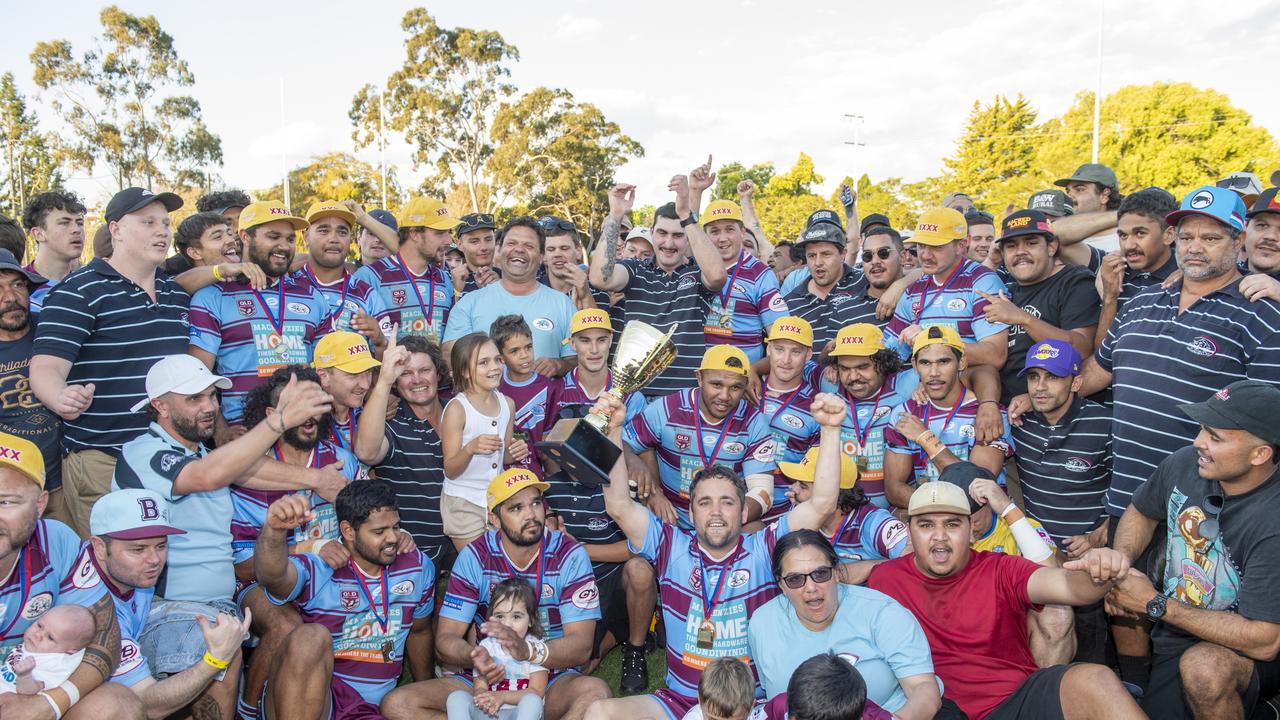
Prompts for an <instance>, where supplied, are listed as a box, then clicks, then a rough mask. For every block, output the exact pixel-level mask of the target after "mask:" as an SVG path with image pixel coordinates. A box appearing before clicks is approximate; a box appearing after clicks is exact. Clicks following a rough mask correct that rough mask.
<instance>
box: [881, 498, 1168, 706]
mask: <svg viewBox="0 0 1280 720" xmlns="http://www.w3.org/2000/svg"><path fill="white" fill-rule="evenodd" d="M975 500H977V498H975ZM1010 507H1012V506H1010ZM907 515H908V516H909V517H910V531H911V545H912V547H913V548H914V549H915V552H914V554H913V555H907V556H903V557H900V558H897V559H895V560H890V561H888V562H884V563H881V564H879V565H877V566H876V567H875V569H873V570H872V571H871V576H870V577H869V578H868V579H867V586H868V587H871V588H874V589H876V590H879V591H880V592H883V593H885V594H887V595H889V596H890V597H892V598H894V599H895V600H897V601H898V602H900V603H902V605H903V606H904V607H906V608H907V609H908V610H910V611H911V612H912V614H914V615H915V616H916V619H917V620H919V621H920V625H921V627H923V628H924V634H925V637H927V638H928V639H929V648H930V649H931V650H932V651H933V667H934V672H936V673H937V675H938V677H939V678H941V679H942V681H943V683H944V685H945V687H946V693H947V697H948V698H950V699H952V700H954V701H955V702H956V703H957V704H958V705H960V707H961V709H963V710H964V711H965V713H967V714H968V715H969V717H970V718H973V720H984V719H987V720H1013V719H1014V718H1028V719H1032V718H1034V720H1078V719H1079V720H1083V719H1085V718H1102V717H1105V718H1145V717H1146V715H1144V714H1143V713H1142V711H1141V710H1139V709H1138V705H1137V703H1135V702H1134V701H1133V698H1132V697H1130V695H1129V693H1128V692H1127V691H1126V690H1125V689H1124V686H1123V685H1121V684H1120V680H1119V678H1117V677H1116V676H1115V674H1114V673H1113V672H1112V671H1111V670H1110V669H1109V668H1107V667H1105V666H1102V665H1094V664H1090V663H1073V664H1070V665H1054V666H1053V667H1049V668H1045V669H1043V670H1042V669H1040V668H1038V667H1037V666H1036V662H1035V660H1034V659H1033V658H1032V657H1031V649H1030V647H1029V646H1028V644H1027V630H1026V627H1027V612H1028V611H1029V610H1031V609H1033V608H1035V607H1037V606H1040V605H1045V604H1055V605H1088V604H1090V603H1094V602H1097V601H1098V600H1100V599H1101V598H1102V596H1103V595H1105V594H1106V592H1107V590H1108V589H1109V588H1111V587H1112V585H1113V583H1112V582H1111V581H1112V580H1114V579H1115V578H1117V577H1123V576H1124V575H1125V573H1127V572H1128V569H1129V563H1128V560H1127V559H1126V558H1125V557H1124V556H1122V555H1120V553H1117V552H1116V551H1114V550H1111V549H1109V548H1094V549H1093V550H1090V551H1089V552H1088V553H1087V554H1086V555H1085V556H1084V557H1082V558H1080V559H1078V560H1073V561H1071V562H1068V563H1066V564H1065V565H1064V566H1063V567H1062V568H1052V567H1041V566H1040V565H1037V564H1035V563H1033V562H1031V561H1030V560H1026V559H1024V558H1021V557H1017V556H1013V555H1005V554H1003V553H992V552H981V551H979V552H975V551H972V550H970V548H969V539H970V535H971V533H972V528H971V527H970V519H969V498H968V496H967V495H966V494H965V491H964V490H963V489H962V488H960V487H959V486H958V485H953V484H951V483H947V482H926V483H921V485H920V487H919V488H918V489H917V490H916V491H915V492H914V493H913V494H912V495H911V501H910V504H909V505H908V507H907ZM1068 698H1069V702H1068V700H1067V699H1068Z"/></svg>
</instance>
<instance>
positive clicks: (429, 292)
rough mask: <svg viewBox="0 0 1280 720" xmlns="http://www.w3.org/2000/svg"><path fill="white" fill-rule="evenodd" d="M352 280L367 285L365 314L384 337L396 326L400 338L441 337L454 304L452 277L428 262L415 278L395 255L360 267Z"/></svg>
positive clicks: (438, 338) (438, 339)
mask: <svg viewBox="0 0 1280 720" xmlns="http://www.w3.org/2000/svg"><path fill="white" fill-rule="evenodd" d="M355 279H356V280H357V281H359V282H360V283H363V284H365V285H368V286H369V291H368V300H367V302H368V305H369V314H370V315H372V316H373V317H374V319H375V320H377V321H378V327H379V328H381V329H382V333H383V334H384V335H386V334H388V333H390V332H391V326H392V325H395V324H397V323H398V324H399V325H400V331H399V332H400V334H401V335H421V336H423V337H427V338H431V339H433V340H435V341H436V342H439V341H440V338H442V337H444V328H445V325H446V324H447V323H448V322H449V312H450V311H451V310H452V309H453V303H454V296H453V278H452V277H450V276H449V273H448V272H446V271H445V269H444V268H442V267H440V266H439V265H436V264H435V263H428V265H427V269H426V270H425V271H423V273H422V274H421V275H415V274H414V273H413V271H411V270H409V267H408V266H407V265H405V264H403V262H402V261H401V260H400V256H399V255H391V256H389V257H384V258H382V259H381V260H377V261H375V262H372V263H370V264H368V265H363V266H361V267H360V269H359V270H357V271H356V274H355Z"/></svg>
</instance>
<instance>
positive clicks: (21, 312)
mask: <svg viewBox="0 0 1280 720" xmlns="http://www.w3.org/2000/svg"><path fill="white" fill-rule="evenodd" d="M11 316H15V317H16V318H17V319H10V318H11ZM30 326H31V312H30V311H29V310H27V306H26V305H23V304H21V303H9V304H7V305H5V306H3V307H0V330H4V331H5V332H18V331H19V330H26V329H27V328H28V327H30Z"/></svg>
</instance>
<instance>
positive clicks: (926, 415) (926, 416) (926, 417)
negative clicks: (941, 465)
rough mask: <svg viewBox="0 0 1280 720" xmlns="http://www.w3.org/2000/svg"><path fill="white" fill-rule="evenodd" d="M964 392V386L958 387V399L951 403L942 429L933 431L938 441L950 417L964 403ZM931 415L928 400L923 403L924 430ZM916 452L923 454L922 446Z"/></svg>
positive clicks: (931, 409) (926, 461)
mask: <svg viewBox="0 0 1280 720" xmlns="http://www.w3.org/2000/svg"><path fill="white" fill-rule="evenodd" d="M965 394H966V390H965V389H964V388H960V398H959V399H958V400H956V404H955V405H952V406H951V412H949V413H947V417H946V419H945V420H943V421H942V429H940V430H938V432H936V433H934V435H937V436H938V440H939V441H941V440H942V433H944V432H946V431H947V426H948V425H950V424H951V419H952V418H954V417H955V416H956V412H958V411H959V410H960V405H961V404H963V403H964V396H965ZM932 415H933V402H932V401H931V402H929V403H928V404H927V405H925V406H924V429H925V430H928V429H929V417H930V416H932ZM943 444H944V445H945V443H943ZM917 452H918V454H920V455H923V454H924V449H923V448H921V449H920V450H918V451H917ZM928 462H929V458H927V457H926V458H925V463H928Z"/></svg>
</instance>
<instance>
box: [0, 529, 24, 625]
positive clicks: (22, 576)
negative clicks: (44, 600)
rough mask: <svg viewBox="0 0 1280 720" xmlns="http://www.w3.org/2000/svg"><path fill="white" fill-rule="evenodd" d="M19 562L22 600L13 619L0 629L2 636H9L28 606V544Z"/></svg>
mask: <svg viewBox="0 0 1280 720" xmlns="http://www.w3.org/2000/svg"><path fill="white" fill-rule="evenodd" d="M18 563H19V566H18V587H20V588H22V602H20V603H18V607H17V608H15V609H14V613H13V619H12V620H10V621H9V624H8V625H6V626H5V628H4V630H0V638H3V637H7V636H8V635H9V631H10V630H12V629H13V626H14V625H15V624H16V623H17V622H18V618H20V617H22V613H23V611H25V610H26V608H27V596H28V595H30V594H31V554H30V553H28V552H27V547H26V545H23V546H22V552H21V557H19V558H18Z"/></svg>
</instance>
